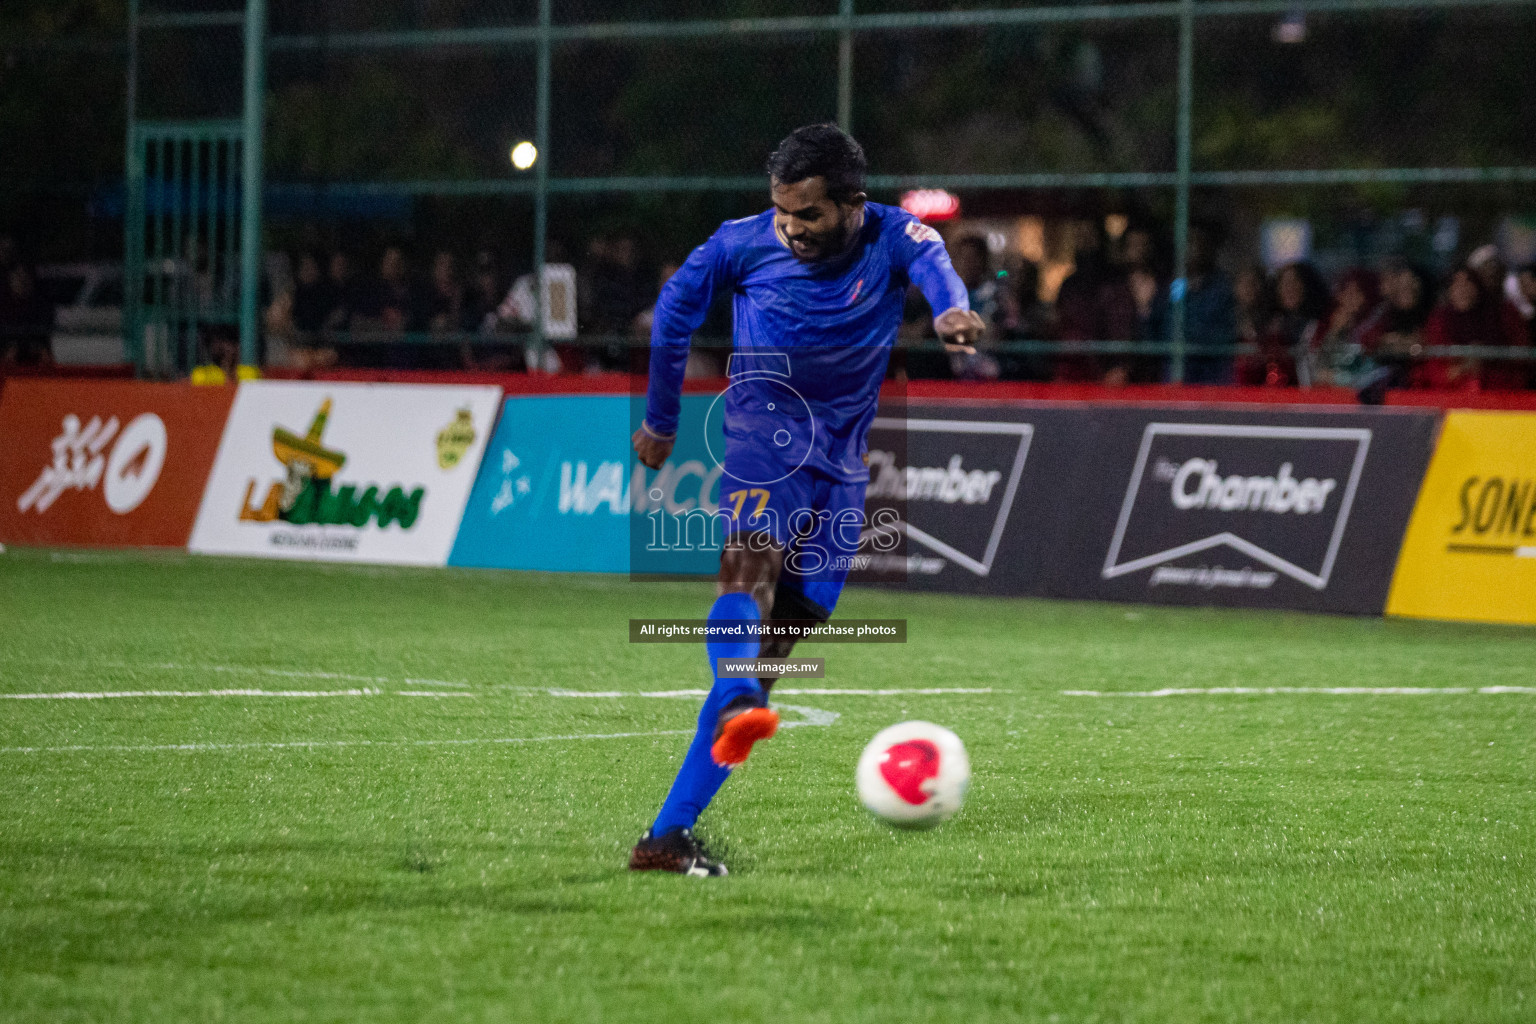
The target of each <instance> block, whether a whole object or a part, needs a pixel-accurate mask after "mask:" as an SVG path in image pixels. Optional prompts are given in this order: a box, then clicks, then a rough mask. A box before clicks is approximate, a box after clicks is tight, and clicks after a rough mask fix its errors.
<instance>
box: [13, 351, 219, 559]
mask: <svg viewBox="0 0 1536 1024" xmlns="http://www.w3.org/2000/svg"><path fill="white" fill-rule="evenodd" d="M233 398H234V389H232V388H195V387H192V386H190V385H184V384H147V383H140V382H137V381H77V380H46V379H40V380H25V379H18V380H12V381H10V382H9V383H8V384H7V385H6V388H5V391H4V394H3V396H0V438H3V439H4V443H3V444H0V541H3V542H4V543H7V544H37V545H52V544H69V545H101V546H153V547H184V546H185V545H186V543H187V538H188V536H189V535H190V534H191V532H192V524H193V521H194V520H195V519H196V518H197V506H198V501H199V500H200V499H201V497H202V494H203V484H204V483H205V481H206V480H207V479H208V473H209V470H210V469H211V468H212V466H213V460H214V454H215V452H216V451H217V450H218V446H219V436H220V434H221V433H222V431H223V429H224V423H225V420H226V418H227V417H228V415H229V409H230V402H231V401H232V400H233Z"/></svg>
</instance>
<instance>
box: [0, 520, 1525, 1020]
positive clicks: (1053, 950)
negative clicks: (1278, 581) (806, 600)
mask: <svg viewBox="0 0 1536 1024" xmlns="http://www.w3.org/2000/svg"><path fill="white" fill-rule="evenodd" d="M711 596H712V590H711V588H710V587H709V586H707V585H705V584H691V585H684V584H667V585H661V584H640V583H630V582H627V581H624V580H614V579H603V578H595V577H582V576H555V575H535V574H511V573H491V572H470V571H457V570H447V571H444V570H407V569H391V568H366V567H337V566H315V565H300V564H281V563H261V562H248V561H234V560H213V559H198V558H189V557H185V556H162V557H155V556H141V555H130V554H113V553H100V554H91V553H70V552H40V551H14V550H13V551H11V552H9V553H7V554H5V555H3V556H0V630H3V636H4V643H3V645H0V692H4V693H11V694H19V693H39V692H56V691H77V692H105V691H123V690H160V691H165V690H176V691H207V690H212V689H252V688H254V689H263V690H302V691H334V690H345V689H359V690H367V691H374V690H377V691H379V692H377V693H372V692H369V693H366V694H363V695H359V696H323V697H274V696H244V697H241V696H230V697H179V698H178V697H140V698H117V699H100V700H10V699H5V700H0V748H3V750H0V779H3V782H0V1019H3V1020H6V1021H75V1020H79V1021H86V1020H91V1021H103V1020H144V1021H157V1022H162V1021H180V1020H188V1021H192V1020H196V1021H216V1020H238V1021H265V1020H271V1021H369V1022H380V1021H455V1022H457V1021H540V1022H545V1021H583V1022H587V1021H658V1022H666V1024H681V1022H690V1021H708V1022H712V1024H734V1022H738V1021H741V1022H790V1021H826V1022H835V1024H842V1022H863V1021H868V1022H879V1024H890V1022H894V1021H902V1022H906V1021H962V1022H971V1021H978V1022H979V1021H1061V1022H1068V1021H1206V1020H1208V1021H1229V1020H1241V1021H1248V1020H1252V1021H1341V1022H1343V1021H1349V1022H1356V1021H1393V1022H1400V1021H1430V1020H1436V1021H1457V1022H1461V1021H1531V1020H1536V914H1533V903H1536V879H1533V868H1536V800H1533V797H1536V782H1533V769H1536V694H1530V693H1524V694H1522V693H1505V694H1492V695H1490V694H1478V693H1466V694H1443V695H1415V696H1408V695H1392V696H1386V695H1380V696H1366V695H1343V696H1331V695H1318V694H1273V695H1262V696H1233V695H1221V696H1174V697H1163V698H1130V697H1111V698H1094V697H1083V696H1069V695H1065V694H1063V693H1062V691H1064V690H1120V691H1132V690H1151V689H1159V688H1164V687H1212V686H1251V687H1264V686H1284V687H1294V686H1304V687H1315V686H1387V687H1484V686H1515V687H1531V686H1536V631H1532V630H1521V629H1512V628H1497V627H1475V626H1465V625H1441V624H1433V623H1419V622H1406V621H1402V622H1399V621H1379V620H1362V619H1344V618H1324V617H1313V616H1303V615H1287V614H1273V613H1238V612H1222V611H1209V610H1180V609H1164V608H1133V607H1127V606H1117V605H1093V604H1053V603H1047V602H1039V601H1022V600H981V599H963V598H950V597H937V596H913V595H908V594H901V593H896V592H882V591H869V590H854V591H850V592H849V593H848V594H847V595H846V596H845V598H844V602H843V607H842V608H841V609H840V615H843V616H848V617H904V618H906V619H908V620H909V622H910V627H909V628H910V641H909V642H908V643H907V644H905V645H899V646H898V645H886V646H853V645H818V646H817V647H815V648H805V649H803V653H805V654H808V655H816V656H822V657H825V658H826V659H827V679H826V680H824V681H818V682H816V683H809V682H802V683H799V684H798V685H800V686H812V685H815V686H826V687H837V688H916V687H968V688H991V689H992V692H990V693H983V694H968V695H955V694H949V695H903V696H883V697H882V696H865V695H837V696H799V697H783V698H782V700H783V701H784V702H785V703H786V704H792V705H796V706H798V707H800V708H811V709H814V710H816V711H830V712H835V713H836V714H837V715H838V717H837V719H836V721H835V722H833V723H832V724H830V725H823V726H817V725H807V726H805V727H800V728H794V729H788V730H785V731H783V732H781V733H780V735H779V736H778V737H777V738H775V739H774V740H773V741H771V742H769V743H767V744H765V745H763V746H761V747H760V748H759V749H758V751H757V752H756V753H755V754H754V755H753V758H752V760H751V761H750V762H749V763H748V765H747V766H746V767H745V768H744V769H742V770H741V771H740V772H738V773H737V775H736V777H734V778H732V779H731V780H730V782H729V783H728V784H727V786H726V788H725V789H724V791H723V792H722V794H721V797H720V799H719V800H718V801H717V802H716V804H715V806H713V807H712V808H710V810H709V811H708V813H707V814H706V816H705V818H704V820H703V822H702V823H701V829H700V831H701V833H702V834H703V835H704V836H705V837H706V838H707V839H708V840H709V841H711V842H712V843H714V844H715V846H716V847H717V848H719V849H722V850H723V851H724V852H725V854H726V857H727V859H728V863H729V864H730V867H731V870H732V875H731V877H730V878H727V879H722V880H700V879H691V878H680V877H675V876H654V875H646V876H637V875H631V874H629V873H627V872H626V871H625V870H623V867H624V861H625V857H626V854H627V851H628V848H629V846H630V845H631V844H632V843H633V842H634V840H635V838H636V837H637V836H638V835H639V833H640V831H641V830H642V829H643V828H644V827H645V826H646V824H648V822H649V819H650V816H651V815H652V814H653V813H654V811H655V808H656V806H657V804H658V802H659V801H660V799H661V797H662V795H663V793H664V791H665V789H666V787H667V785H668V783H669V782H670V779H671V774H672V771H673V770H674V768H675V765H676V763H677V760H678V758H679V756H680V753H681V750H682V748H683V747H684V745H685V744H686V742H687V737H686V736H685V735H681V734H678V733H676V732H674V730H687V729H689V728H691V725H692V720H693V717H694V715H695V712H696V708H697V704H696V702H694V701H690V700H687V699H670V698H644V697H625V698H619V699H613V698H575V697H556V696H551V695H550V694H549V693H548V691H549V690H550V689H552V688H553V689H566V690H587V691H598V690H602V691H612V690H630V691H636V690H665V689H677V688H692V687H701V686H704V685H705V684H706V682H707V680H706V675H705V667H704V659H703V654H702V651H701V650H700V649H699V648H698V647H692V646H667V645H632V644H630V643H628V642H627V639H626V636H627V628H626V626H627V620H628V619H629V618H630V617H631V616H636V617H639V616H650V615H656V616H662V615H665V616H677V617H699V616H702V615H703V614H704V611H705V609H706V608H707V605H708V602H709V601H710V600H711ZM282 673H291V674H282ZM322 673H329V675H322ZM453 684H456V685H453ZM401 691H409V692H415V693H434V692H435V693H458V694H464V695H465V696H456V697H419V696H414V697H413V696H405V695H403V694H402V693H401ZM812 717H817V716H814V715H813V716H812ZM820 717H822V718H825V717H826V716H824V715H823V716H820ZM805 718H806V713H805V712H803V711H796V710H793V709H786V711H785V720H786V721H800V720H804V719H805ZM906 718H925V719H930V720H933V721H937V722H940V723H942V724H945V725H947V726H950V727H951V728H953V729H954V730H955V731H956V732H958V733H959V734H960V736H961V737H962V738H963V739H964V740H965V741H966V743H967V745H968V747H969V750H970V754H971V758H972V763H973V765H974V772H975V775H974V782H973V785H972V788H971V793H970V798H969V802H968V804H967V805H966V807H965V809H964V810H963V811H962V812H961V814H960V815H959V816H958V817H957V818H956V819H955V820H953V821H952V822H950V823H949V824H947V825H945V826H944V827H942V828H939V829H937V830H935V831H932V832H927V833H904V832H896V831H892V830H890V829H888V828H886V827H884V826H882V825H880V824H878V823H876V822H875V821H874V820H872V819H871V818H870V817H869V816H868V815H867V814H866V813H865V812H864V811H863V810H862V808H860V807H859V805H858V803H857V800H856V798H855V795H854V792H853V767H854V763H855V761H856V760H857V758H858V755H859V752H860V750H861V749H862V747H863V745H864V743H866V742H867V741H868V739H869V738H870V737H871V736H872V735H873V734H874V733H875V732H876V731H877V730H878V729H880V728H881V727H883V726H886V725H889V724H892V723H894V722H897V721H900V720H903V719H906ZM616 733H640V734H644V735H632V736H624V737H614V736H612V734H616ZM592 735H603V736H609V737H610V738H602V739H593V738H583V739H549V737H571V736H592ZM506 739H521V740H532V741H533V742H525V743H507V742H481V741H490V740H506ZM342 741H345V745H342ZM422 741H432V742H422ZM448 741H452V742H448ZM461 741H473V742H461ZM295 743H310V744H312V745H308V746H294V745H289V746H276V745H275V744H295ZM176 746H184V747H185V749H145V748H151V747H176ZM22 748H25V749H22Z"/></svg>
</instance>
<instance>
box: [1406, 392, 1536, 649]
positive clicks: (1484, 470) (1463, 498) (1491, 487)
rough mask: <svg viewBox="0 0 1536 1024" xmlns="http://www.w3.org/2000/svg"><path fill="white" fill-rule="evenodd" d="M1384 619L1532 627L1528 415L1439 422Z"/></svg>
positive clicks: (1534, 439)
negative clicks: (1399, 617) (1437, 439)
mask: <svg viewBox="0 0 1536 1024" xmlns="http://www.w3.org/2000/svg"><path fill="white" fill-rule="evenodd" d="M1387 614H1389V615H1407V616H1415V617H1419V618H1434V619H1465V620H1471V621H1479V622H1513V623H1527V624H1536V413H1519V412H1451V413H1448V414H1447V415H1446V417H1445V423H1444V425H1443V426H1442V428H1441V431H1440V443H1439V444H1438V445H1437V446H1436V448H1435V457H1434V459H1433V460H1432V461H1431V462H1430V465H1429V472H1428V474H1427V475H1426V476H1425V478H1424V486H1423V487H1422V488H1421V489H1420V491H1419V498H1418V502H1417V503H1416V504H1415V506H1414V510H1413V518H1412V520H1411V521H1410V522H1409V524H1408V533H1407V536H1406V537H1405V538H1404V540H1403V549H1402V555H1401V556H1400V558H1399V559H1398V564H1397V572H1396V574H1395V575H1394V577H1393V580H1392V593H1391V596H1390V597H1389V598H1388V600H1387Z"/></svg>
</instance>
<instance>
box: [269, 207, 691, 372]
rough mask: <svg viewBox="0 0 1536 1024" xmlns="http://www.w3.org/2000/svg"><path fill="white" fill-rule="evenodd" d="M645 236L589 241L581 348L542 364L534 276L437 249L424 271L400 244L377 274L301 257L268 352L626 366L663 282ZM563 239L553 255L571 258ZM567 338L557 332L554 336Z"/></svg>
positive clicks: (285, 289) (279, 289) (287, 270)
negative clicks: (536, 342) (536, 345)
mask: <svg viewBox="0 0 1536 1024" xmlns="http://www.w3.org/2000/svg"><path fill="white" fill-rule="evenodd" d="M637 250H638V247H637V245H636V242H635V240H634V239H633V238H632V237H630V236H627V235H612V236H608V235H605V236H599V237H597V238H594V239H593V240H592V241H591V243H590V244H589V246H588V248H587V252H586V256H585V258H584V259H583V260H582V262H581V264H580V266H579V267H571V268H570V269H571V272H572V274H573V275H574V276H575V277H576V279H577V286H576V300H577V306H578V312H577V319H578V324H579V333H580V335H581V336H582V338H581V341H582V343H579V344H578V343H557V344H556V345H555V346H554V347H553V349H552V350H551V351H549V352H548V353H546V354H545V355H544V357H543V359H542V361H541V360H540V359H539V358H538V357H536V356H534V355H533V354H532V353H531V352H530V350H529V348H528V347H527V346H526V345H525V344H523V343H522V336H524V335H526V333H527V332H528V331H529V330H530V328H531V326H532V318H533V315H534V300H533V294H532V292H533V284H532V275H531V274H522V275H518V276H516V277H515V278H513V277H511V275H508V274H506V273H504V271H503V269H502V263H501V260H500V259H499V257H498V255H497V254H496V253H495V252H494V251H492V250H490V249H481V250H479V251H477V252H475V253H474V254H473V255H472V257H471V258H470V259H469V261H468V262H467V264H464V263H461V261H460V258H459V256H458V255H457V254H456V253H453V252H451V251H447V250H439V251H437V252H435V253H433V254H432V257H431V260H430V262H429V263H428V264H427V265H426V268H425V273H424V274H418V272H417V270H416V268H415V267H413V266H412V265H411V263H410V259H409V256H408V254H407V252H406V250H405V249H404V248H403V247H401V246H394V245H391V246H387V247H385V248H384V249H383V251H382V252H381V253H380V254H379V257H378V261H377V263H375V264H373V270H372V273H371V274H362V273H359V272H358V270H357V264H356V262H355V261H354V259H353V257H352V256H351V255H349V254H348V253H345V252H339V251H338V252H332V253H329V254H321V253H318V252H314V251H306V252H300V253H298V254H296V255H294V256H293V257H291V259H289V260H287V261H284V263H283V264H282V269H281V270H280V271H279V273H277V274H275V275H273V276H274V278H275V281H274V286H273V288H272V293H273V296H274V298H273V300H272V302H271V303H270V305H269V306H268V307H267V312H266V331H267V337H268V344H269V352H272V351H275V352H276V353H277V354H278V361H281V362H286V363H289V364H291V365H292V366H294V367H297V368H300V369H313V368H323V367H326V366H330V365H334V364H337V363H344V364H346V365H351V366H387V367H391V368H397V369H467V370H497V371H506V370H518V369H529V370H532V369H542V370H545V371H548V372H568V373H571V372H575V373H579V372H585V371H593V370H604V369H625V368H627V366H628V350H629V348H630V345H631V344H632V343H633V342H634V341H636V340H643V339H645V338H648V337H649V329H650V327H649V319H648V318H649V315H650V309H651V307H652V306H653V305H654V304H655V301H656V295H657V293H658V291H659V289H660V285H661V283H662V282H664V281H665V279H666V277H667V276H670V273H671V271H673V270H675V269H676V265H675V264H669V265H666V266H665V267H664V268H663V275H662V277H661V280H660V281H658V280H657V278H656V277H655V276H654V275H653V274H652V273H650V272H649V271H647V270H646V268H644V267H643V266H642V265H641V263H640V260H639V258H638V255H637ZM565 258H566V257H565V254H564V251H563V250H562V248H561V247H560V246H559V245H558V244H553V243H552V244H551V245H550V247H549V253H548V257H547V262H548V263H550V264H551V265H553V266H556V267H560V266H568V265H567V264H565ZM554 336H555V337H557V338H558V337H559V334H558V333H557V334H555V335H554Z"/></svg>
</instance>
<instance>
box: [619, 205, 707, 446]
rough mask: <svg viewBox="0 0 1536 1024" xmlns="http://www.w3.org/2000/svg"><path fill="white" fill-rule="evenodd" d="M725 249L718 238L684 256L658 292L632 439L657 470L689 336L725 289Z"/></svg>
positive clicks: (673, 429) (671, 435) (673, 423)
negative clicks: (641, 411) (640, 412)
mask: <svg viewBox="0 0 1536 1024" xmlns="http://www.w3.org/2000/svg"><path fill="white" fill-rule="evenodd" d="M728 263H729V261H728V258H727V255H726V249H725V245H724V243H723V241H722V240H721V238H720V234H719V233H718V232H717V233H716V234H715V235H714V236H713V237H711V238H710V240H709V241H707V242H705V243H704V244H703V245H701V246H699V247H698V248H697V249H695V250H693V252H692V253H691V254H690V255H689V256H688V259H687V261H686V262H685V263H684V264H683V265H682V267H681V268H680V269H679V270H678V272H677V273H676V274H673V275H672V278H671V280H669V281H668V282H667V283H666V285H664V286H663V287H662V289H661V295H660V297H658V298H657V300H656V314H655V317H654V318H653V320H652V323H651V368H650V377H649V379H648V380H647V381H646V393H645V420H644V421H643V422H642V423H641V424H640V429H638V430H636V431H635V433H634V435H633V436H632V437H631V438H630V443H631V444H632V445H633V446H634V449H635V454H636V455H637V456H639V458H640V461H641V462H642V463H644V464H645V465H646V466H648V467H649V468H651V469H660V468H661V466H662V463H664V462H666V461H667V456H668V455H671V454H672V444H673V441H674V440H675V439H676V437H677V420H678V415H679V413H680V411H681V409H682V393H683V370H684V368H685V367H686V366H687V365H688V344H689V342H690V341H691V340H692V338H693V332H694V331H696V330H698V329H699V327H700V326H702V325H703V323H704V318H705V317H706V316H708V315H709V304H710V302H711V300H713V298H714V294H715V288H716V287H718V286H719V285H721V284H722V283H728V279H729V267H728Z"/></svg>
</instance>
